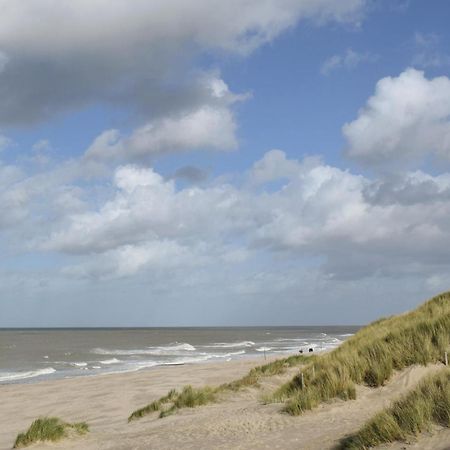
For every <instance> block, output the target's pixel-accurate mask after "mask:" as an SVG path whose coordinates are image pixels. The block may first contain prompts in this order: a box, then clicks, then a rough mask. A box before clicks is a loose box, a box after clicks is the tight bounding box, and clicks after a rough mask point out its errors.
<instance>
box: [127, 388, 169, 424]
mask: <svg viewBox="0 0 450 450" xmlns="http://www.w3.org/2000/svg"><path fill="white" fill-rule="evenodd" d="M177 395H178V393H177V391H176V390H175V389H172V390H171V391H169V393H168V394H167V395H165V396H164V397H161V398H160V399H159V400H155V401H154V402H152V403H150V404H149V405H147V406H144V407H143V408H140V409H137V410H136V411H134V412H133V413H131V415H130V417H128V422H131V421H132V420H136V419H140V418H141V417H144V416H146V415H147V414H150V413H152V412H155V411H160V410H161V409H162V407H163V405H164V404H166V403H169V402H170V401H172V400H173V399H174V398H175V397H176V396H177Z"/></svg>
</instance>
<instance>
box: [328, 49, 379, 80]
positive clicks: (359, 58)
mask: <svg viewBox="0 0 450 450" xmlns="http://www.w3.org/2000/svg"><path fill="white" fill-rule="evenodd" d="M377 59H378V56H376V55H372V54H371V53H369V52H364V53H360V52H356V51H354V50H352V49H351V48H348V49H347V50H346V51H345V53H343V54H342V55H339V54H338V55H333V56H330V57H329V58H328V59H326V60H325V61H324V63H323V64H322V67H321V68H320V73H321V74H322V75H329V74H330V73H331V72H333V71H335V70H338V69H346V70H352V69H355V68H356V67H357V66H359V65H360V64H363V63H373V62H375V61H376V60H377Z"/></svg>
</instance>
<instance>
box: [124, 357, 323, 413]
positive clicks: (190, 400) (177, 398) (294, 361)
mask: <svg viewBox="0 0 450 450" xmlns="http://www.w3.org/2000/svg"><path fill="white" fill-rule="evenodd" d="M311 358H314V357H313V356H306V355H293V356H289V357H287V358H281V359H277V360H275V361H272V362H270V363H267V364H264V365H262V366H258V367H254V368H253V369H251V370H250V371H249V372H248V374H247V375H245V376H244V377H242V378H239V379H238V380H234V381H232V382H230V383H224V384H221V385H220V386H216V387H210V386H204V387H201V388H193V387H192V386H185V387H184V388H183V389H182V391H181V392H178V391H176V390H174V389H172V390H171V391H170V392H169V393H168V394H167V395H165V396H164V397H161V398H160V399H158V400H155V401H154V402H152V403H150V404H148V405H147V406H144V407H143V408H140V409H137V410H136V411H134V412H133V413H131V415H130V416H129V417H128V422H131V421H133V420H136V419H140V418H141V417H144V416H146V415H147V414H151V413H153V412H157V411H159V417H160V418H163V417H167V416H168V415H171V414H173V413H175V412H176V411H177V410H179V409H182V408H194V407H196V406H201V405H205V404H207V403H213V402H216V401H217V400H218V395H219V394H221V393H223V392H227V391H232V392H235V391H238V390H240V389H243V388H246V387H251V386H258V384H259V381H260V380H261V378H263V377H270V376H274V375H279V374H281V373H283V372H285V371H286V369H288V368H289V367H293V366H296V365H299V364H301V363H303V362H305V360H309V359H311Z"/></svg>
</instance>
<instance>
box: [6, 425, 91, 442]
mask: <svg viewBox="0 0 450 450" xmlns="http://www.w3.org/2000/svg"><path fill="white" fill-rule="evenodd" d="M88 431H89V426H88V424H87V423H85V422H79V423H68V422H64V421H62V420H61V419H59V418H58V417H41V418H39V419H36V420H35V421H34V422H33V423H32V424H31V426H30V428H28V430H27V431H26V432H25V433H20V434H19V435H18V436H17V438H16V441H15V443H14V448H22V447H27V446H28V445H31V444H34V443H35V442H41V441H53V442H55V441H59V440H60V439H62V438H64V437H67V436H68V435H70V434H71V433H74V434H78V435H82V434H85V433H87V432H88Z"/></svg>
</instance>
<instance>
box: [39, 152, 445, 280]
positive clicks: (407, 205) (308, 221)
mask: <svg viewBox="0 0 450 450" xmlns="http://www.w3.org/2000/svg"><path fill="white" fill-rule="evenodd" d="M277 180H280V181H281V183H277V184H276V185H275V186H274V185H273V184H272V182H273V181H277ZM449 180H450V175H440V176H438V177H433V176H431V175H428V174H426V173H423V172H412V173H407V174H405V175H402V176H400V175H399V176H398V179H395V180H392V179H386V180H384V179H379V180H370V179H368V178H366V177H363V176H361V175H355V174H353V173H351V172H349V171H343V170H341V169H339V168H336V167H332V166H328V165H325V164H324V163H322V162H321V161H320V159H318V158H307V159H305V160H303V161H296V160H290V159H288V158H286V155H285V154H284V153H283V152H281V151H280V150H274V151H271V152H268V153H267V154H266V155H265V156H264V157H263V158H262V159H261V160H260V161H257V162H256V163H255V164H254V166H253V167H252V168H251V170H249V171H248V172H247V176H246V181H245V182H244V184H243V185H242V186H241V187H238V186H234V185H231V184H224V183H223V182H221V181H220V180H211V182H210V183H209V184H208V185H207V186H204V187H194V188H192V187H186V188H182V189H177V187H176V185H175V183H174V182H173V181H172V180H167V179H164V178H163V177H162V176H161V175H159V174H158V173H156V172H155V171H154V170H153V169H149V168H142V167H139V166H136V165H134V166H131V165H127V166H122V167H120V168H118V169H117V170H116V173H115V176H114V186H115V187H114V189H113V190H112V192H111V194H110V195H109V196H107V197H106V199H105V200H104V201H103V203H100V206H99V207H98V208H95V207H92V208H91V209H90V210H83V211H81V212H80V213H73V212H71V213H68V214H67V215H66V216H65V218H62V219H61V220H59V221H56V222H54V223H53V224H52V225H51V226H49V227H47V229H46V230H45V231H46V232H47V233H48V234H47V235H46V233H41V240H40V243H38V244H36V245H37V248H40V249H41V250H43V251H47V250H51V251H56V252H62V253H65V254H67V255H78V257H79V258H81V259H82V260H84V262H83V263H82V264H81V266H77V268H76V269H74V270H75V272H77V273H78V274H81V273H90V274H94V275H92V276H100V277H103V276H115V275H117V276H124V275H125V274H126V275H127V276H131V275H132V274H134V273H137V272H141V271H143V270H144V271H145V270H147V269H148V268H149V267H156V266H155V264H156V261H157V259H158V258H157V256H155V255H156V254H157V252H158V251H161V252H162V256H161V261H163V262H164V264H168V266H167V267H169V266H171V265H173V266H174V267H175V266H177V264H176V260H177V257H173V258H172V257H166V256H164V255H167V254H170V255H172V253H165V252H166V250H167V249H168V248H169V249H172V250H173V251H174V252H175V254H178V253H177V252H178V251H179V254H180V255H183V257H182V258H181V256H180V258H181V259H180V261H182V262H181V266H183V267H184V268H185V270H189V269H188V268H189V267H190V264H194V262H195V264H197V263H198V262H199V261H202V264H206V263H207V265H208V267H211V268H212V267H217V265H219V266H220V264H223V263H226V264H229V263H231V262H234V263H236V264H241V263H242V264H243V263H246V262H247V261H252V260H253V258H260V257H261V254H263V255H265V258H273V257H275V255H283V258H284V259H287V260H292V261H295V260H303V261H305V264H307V265H308V263H307V261H308V260H309V261H310V264H311V262H313V263H314V261H316V262H315V263H314V264H316V265H317V258H319V261H321V263H320V268H321V270H322V271H323V273H325V274H327V276H332V277H336V278H353V279H358V278H364V277H367V276H374V275H380V276H381V275H383V276H387V277H392V276H409V275H411V273H420V272H423V273H424V274H425V273H428V274H429V273H430V272H431V273H432V271H434V270H435V269H437V268H439V269H440V270H442V268H445V267H447V266H448V265H449V264H450V258H449V257H448V254H447V253H446V252H445V248H446V245H447V243H448V244H450V233H449V232H448V230H450V219H449V217H450V189H449V186H450V181H449ZM266 186H267V189H266ZM47 230H48V231H47ZM411 242H415V245H414V246H411ZM172 250H171V251H172ZM147 251H148V255H149V256H148V259H147V257H146V256H145V255H146V252H147ZM124 255H135V256H129V258H130V259H129V265H126V264H125V262H126V260H127V258H128V257H125V256H124ZM257 255H259V256H257ZM122 256H123V258H122ZM343 260H345V261H346V263H345V265H343V264H342V261H343ZM121 261H125V262H121ZM133 261H135V262H133ZM124 264H125V265H124ZM103 266H104V268H103V269H102V267H103ZM83 267H84V268H83ZM114 274H115V275H114ZM86 276H87V275H86Z"/></svg>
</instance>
